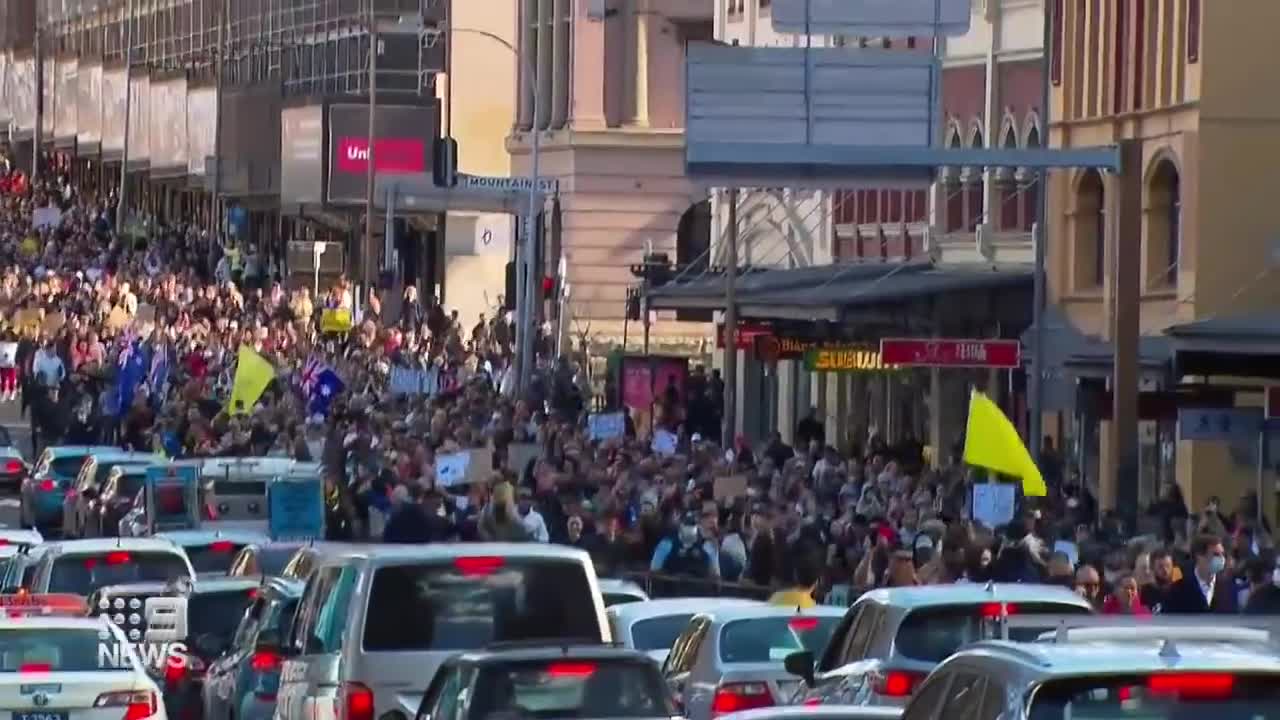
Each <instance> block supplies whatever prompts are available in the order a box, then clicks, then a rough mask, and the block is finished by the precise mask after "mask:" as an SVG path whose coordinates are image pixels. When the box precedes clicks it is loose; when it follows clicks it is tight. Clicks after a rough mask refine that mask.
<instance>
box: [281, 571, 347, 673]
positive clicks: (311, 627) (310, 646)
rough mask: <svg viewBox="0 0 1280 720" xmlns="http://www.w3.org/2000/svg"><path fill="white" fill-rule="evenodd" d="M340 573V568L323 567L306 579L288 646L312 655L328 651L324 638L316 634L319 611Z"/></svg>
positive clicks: (331, 593) (331, 592) (333, 588)
mask: <svg viewBox="0 0 1280 720" xmlns="http://www.w3.org/2000/svg"><path fill="white" fill-rule="evenodd" d="M341 574H342V568H324V569H322V570H318V571H316V572H315V574H313V575H312V576H311V579H309V580H308V581H307V587H306V589H305V590H304V591H303V593H302V602H301V603H300V604H299V606H298V618H297V622H295V623H294V626H293V629H292V632H291V633H290V635H291V638H290V640H289V645H290V647H293V648H294V649H295V650H297V652H299V653H301V654H305V655H312V654H321V653H325V652H327V651H328V649H326V647H325V644H324V639H325V638H323V637H320V636H318V635H317V633H318V623H319V622H320V611H321V608H322V607H323V606H324V605H325V604H327V600H328V599H329V598H330V597H331V596H332V595H333V593H334V590H335V588H336V586H337V583H338V578H339V577H340V576H341ZM331 615H332V612H330V616H331ZM333 649H335V650H336V648H333Z"/></svg>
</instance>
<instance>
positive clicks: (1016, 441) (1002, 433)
mask: <svg viewBox="0 0 1280 720" xmlns="http://www.w3.org/2000/svg"><path fill="white" fill-rule="evenodd" d="M964 461H965V462H966V463H968V464H970V465H977V466H978V467H983V468H987V469H988V470H994V471H996V472H998V473H1003V474H1005V475H1013V476H1014V477H1019V478H1022V494H1023V495H1026V496H1028V497H1044V495H1045V493H1046V489H1045V486H1044V478H1043V477H1042V476H1041V475H1040V468H1038V467H1036V464H1035V461H1033V460H1032V459H1031V453H1030V452H1028V451H1027V446H1026V445H1023V444H1022V438H1021V437H1019V436H1018V430H1017V429H1016V428H1014V427H1013V423H1011V422H1009V418H1007V417H1005V416H1004V413H1003V412H1001V410H1000V408H999V407H998V406H997V405H996V404H995V403H993V402H991V400H990V398H988V397H987V396H986V395H983V394H982V393H980V392H978V391H977V390H974V391H973V392H972V393H971V394H970V395H969V423H968V426H967V427H966V429H965V435H964Z"/></svg>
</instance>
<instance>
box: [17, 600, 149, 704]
mask: <svg viewBox="0 0 1280 720" xmlns="http://www.w3.org/2000/svg"><path fill="white" fill-rule="evenodd" d="M6 597H10V596H6ZM0 604H3V603H0ZM29 607H30V608H31V612H25V613H24V612H18V611H15V610H14V609H13V606H12V605H11V606H10V607H9V609H7V610H6V612H7V613H8V614H9V615H10V616H9V617H8V618H6V620H5V622H3V623H0V707H3V708H4V709H5V710H6V711H8V714H9V715H10V717H11V718H12V720H118V719H120V718H124V719H125V720H165V719H166V717H167V716H166V714H165V709H164V703H163V702H162V700H161V695H160V690H159V688H158V687H157V686H156V684H155V682H154V681H153V680H152V679H151V678H150V677H148V675H147V673H146V670H145V668H144V667H143V666H142V662H141V661H140V660H139V659H138V657H137V654H136V653H135V652H134V651H133V649H132V645H131V644H130V643H129V642H128V641H127V640H126V639H125V637H124V635H122V634H121V633H120V631H119V630H118V629H116V628H115V627H113V626H112V625H111V623H109V622H105V621H103V620H102V619H100V618H88V617H83V616H81V617H69V616H65V615H62V614H60V613H57V612H54V613H50V612H46V611H44V610H43V609H41V606H39V605H31V606H29ZM107 647H110V649H111V650H112V652H104V651H103V649H104V648H107Z"/></svg>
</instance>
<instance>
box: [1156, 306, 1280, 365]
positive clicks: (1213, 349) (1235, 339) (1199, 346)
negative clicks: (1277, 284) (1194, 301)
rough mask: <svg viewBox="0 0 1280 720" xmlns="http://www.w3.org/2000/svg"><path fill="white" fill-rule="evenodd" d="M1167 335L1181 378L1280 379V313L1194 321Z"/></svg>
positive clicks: (1277, 311) (1254, 312)
mask: <svg viewBox="0 0 1280 720" xmlns="http://www.w3.org/2000/svg"><path fill="white" fill-rule="evenodd" d="M1165 333H1166V334H1167V335H1168V336H1169V338H1170V339H1171V341H1172V344H1173V351H1174V353H1175V359H1176V361H1177V366H1178V370H1179V372H1180V373H1181V374H1184V375H1205V376H1210V375H1217V376H1233V377H1259V378H1280V363H1278V362H1276V361H1277V357H1278V356H1280V310H1275V309H1267V310H1254V311H1248V312H1242V313H1236V314H1231V315H1221V316H1217V317H1210V318H1205V319H1203V320H1194V321H1192V322H1188V323H1183V324H1181V325H1174V326H1172V327H1170V328H1169V329H1167V330H1166V331H1165Z"/></svg>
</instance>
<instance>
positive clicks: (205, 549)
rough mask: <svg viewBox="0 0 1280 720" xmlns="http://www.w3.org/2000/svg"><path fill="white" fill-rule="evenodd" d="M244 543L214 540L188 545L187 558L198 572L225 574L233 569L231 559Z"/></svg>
mask: <svg viewBox="0 0 1280 720" xmlns="http://www.w3.org/2000/svg"><path fill="white" fill-rule="evenodd" d="M242 547H244V546H243V545H236V544H235V543H231V542H214V543H210V544H208V545H188V546H187V558H188V559H189V560H191V567H193V568H195V571H196V572H197V573H201V574H206V575H208V574H214V573H218V574H221V575H225V574H226V573H227V571H228V570H230V569H231V561H232V560H234V559H235V557H236V553H238V552H240V548H242Z"/></svg>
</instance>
